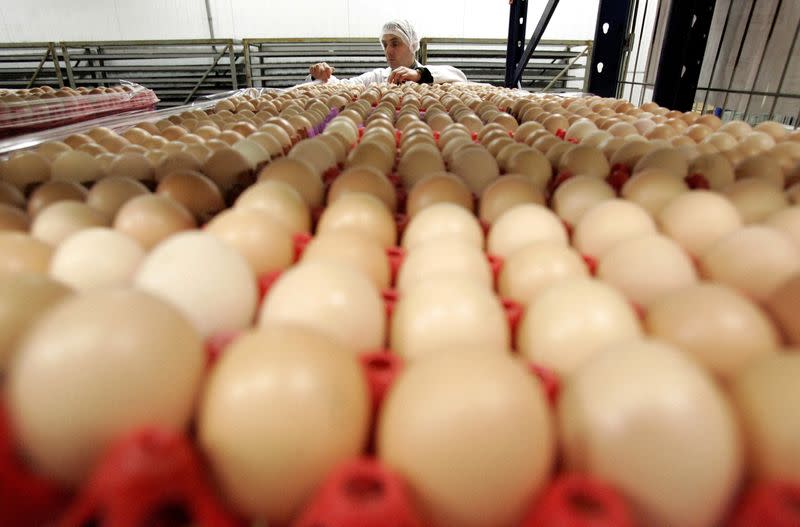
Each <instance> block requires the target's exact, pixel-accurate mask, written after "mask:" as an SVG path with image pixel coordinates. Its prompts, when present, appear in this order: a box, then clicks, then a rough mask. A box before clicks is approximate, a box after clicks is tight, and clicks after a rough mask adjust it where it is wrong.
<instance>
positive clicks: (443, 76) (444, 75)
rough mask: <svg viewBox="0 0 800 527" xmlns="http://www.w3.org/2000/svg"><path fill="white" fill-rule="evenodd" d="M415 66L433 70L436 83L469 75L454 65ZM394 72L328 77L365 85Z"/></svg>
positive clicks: (384, 78)
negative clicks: (344, 77) (343, 77)
mask: <svg viewBox="0 0 800 527" xmlns="http://www.w3.org/2000/svg"><path fill="white" fill-rule="evenodd" d="M414 67H415V68H419V67H425V68H427V69H428V71H430V72H431V77H433V82H434V84H439V83H442V82H467V76H466V75H464V72H462V71H461V70H459V69H457V68H454V67H453V66H444V65H443V66H422V65H421V64H419V63H416V64H414ZM391 72H392V69H391V68H389V67H386V68H375V69H374V70H370V71H367V72H365V73H362V74H361V75H359V76H358V77H352V78H350V79H339V78H338V77H336V76H335V75H331V78H330V79H328V82H345V83H352V84H363V85H364V86H369V85H370V84H372V83H378V84H379V83H382V82H386V81H387V80H388V78H389V74H390V73H391ZM310 80H312V79H311V75H309V76H308V77H306V81H310Z"/></svg>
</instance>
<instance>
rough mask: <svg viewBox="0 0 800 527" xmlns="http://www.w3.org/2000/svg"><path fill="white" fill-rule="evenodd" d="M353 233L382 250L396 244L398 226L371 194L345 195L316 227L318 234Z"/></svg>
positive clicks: (384, 207) (324, 214)
mask: <svg viewBox="0 0 800 527" xmlns="http://www.w3.org/2000/svg"><path fill="white" fill-rule="evenodd" d="M342 229H344V230H353V231H355V232H357V233H359V234H361V235H363V236H365V237H368V238H371V239H373V240H375V241H376V242H378V243H379V244H380V245H381V246H383V247H391V246H393V245H395V243H396V241H397V226H396V224H395V221H394V217H393V216H392V214H391V212H389V209H388V208H386V206H385V205H384V204H383V202H382V201H381V200H379V199H378V198H376V197H375V196H372V195H371V194H364V193H361V192H352V193H348V194H344V195H343V196H341V197H340V198H339V199H337V200H336V201H335V202H334V203H332V204H330V205H328V207H327V208H326V209H325V211H324V212H323V213H322V216H321V217H320V219H319V223H318V224H317V233H324V232H329V231H337V230H342Z"/></svg>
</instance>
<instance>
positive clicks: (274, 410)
mask: <svg viewBox="0 0 800 527" xmlns="http://www.w3.org/2000/svg"><path fill="white" fill-rule="evenodd" d="M242 397H244V398H245V399H246V400H247V401H249V403H248V404H247V405H242V404H240V403H241V401H242ZM253 408H260V410H259V418H258V419H253ZM292 408H303V409H304V410H303V412H300V413H297V412H294V411H291V410H290V409H292ZM368 426H369V395H368V390H367V386H366V382H365V380H364V375H363V373H362V370H361V366H360V365H359V363H358V361H357V360H356V358H355V357H354V356H353V354H352V352H350V350H348V348H347V347H346V346H343V345H341V344H339V343H337V342H335V341H333V340H332V339H330V338H327V337H326V336H325V335H324V334H319V333H317V332H315V331H313V330H311V329H308V328H301V327H296V326H295V327H292V326H282V325H275V326H272V327H269V328H265V329H259V330H254V331H249V332H248V333H246V334H244V335H243V336H241V337H239V338H238V339H236V340H235V341H234V342H233V343H232V344H231V346H230V347H229V348H228V349H226V351H225V354H224V355H223V357H222V359H221V360H220V362H219V364H217V366H216V367H215V368H214V369H213V370H212V372H211V375H210V377H209V380H208V384H207V389H206V390H205V393H204V396H203V399H202V401H201V403H200V410H199V425H198V428H199V434H198V435H199V442H200V445H201V446H202V448H203V450H204V452H205V454H206V456H207V458H208V459H209V461H210V464H211V467H212V469H213V471H214V473H215V475H216V479H217V481H218V482H219V484H220V486H221V488H222V491H223V493H224V495H225V496H226V498H227V499H228V501H229V502H230V503H232V504H233V506H234V507H235V509H236V510H237V511H238V512H239V513H240V514H242V515H243V516H247V517H249V518H252V519H257V520H258V521H263V522H269V524H270V525H289V524H290V523H291V521H292V518H293V517H295V516H296V515H297V514H298V513H299V511H300V510H301V507H302V506H303V505H304V504H305V503H306V502H307V501H308V500H309V499H310V497H311V496H312V495H313V493H314V492H315V491H316V489H317V488H318V486H319V485H320V483H321V482H322V481H323V479H324V478H325V476H327V475H328V473H329V472H330V471H331V470H332V469H333V468H335V467H336V466H338V465H339V464H340V463H342V462H344V461H346V460H349V459H351V458H354V457H356V456H358V455H359V453H360V452H361V449H362V448H363V446H364V443H365V441H366V436H367V431H368ZM322 437H324V438H325V440H324V441H320V438H322ZM298 449H300V450H302V451H303V452H305V455H303V456H296V455H294V453H295V452H297V451H298ZM243 459H244V460H247V461H246V462H244V463H242V462H240V460H243Z"/></svg>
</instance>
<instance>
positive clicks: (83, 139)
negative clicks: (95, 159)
mask: <svg viewBox="0 0 800 527" xmlns="http://www.w3.org/2000/svg"><path fill="white" fill-rule="evenodd" d="M63 141H64V144H66V145H68V146H69V147H71V148H78V147H79V146H81V145H85V144H89V143H94V139H92V138H91V137H89V136H88V135H86V134H80V133H78V134H72V135H70V136H67V137H65V138H64V140H63Z"/></svg>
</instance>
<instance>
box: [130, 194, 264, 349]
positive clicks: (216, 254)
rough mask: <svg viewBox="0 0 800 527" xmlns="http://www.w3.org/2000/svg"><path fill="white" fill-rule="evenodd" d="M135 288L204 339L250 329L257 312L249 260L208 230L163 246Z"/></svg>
mask: <svg viewBox="0 0 800 527" xmlns="http://www.w3.org/2000/svg"><path fill="white" fill-rule="evenodd" d="M155 197H158V196H155ZM137 199H142V198H137ZM164 199H167V198H164ZM123 210H124V209H123ZM120 213H121V212H120ZM198 262H202V265H198ZM134 284H135V285H136V287H137V288H139V289H142V290H144V291H147V292H149V293H151V294H153V295H155V296H157V297H159V298H161V299H163V300H166V301H168V302H170V303H171V304H172V305H174V306H176V307H177V308H178V310H179V311H180V312H181V313H183V314H184V316H185V317H186V318H187V319H188V320H189V321H190V322H191V323H192V324H193V325H194V327H195V328H196V329H197V331H199V332H200V334H201V335H202V336H203V337H209V336H211V335H215V334H217V333H219V332H229V331H238V330H241V329H244V328H246V327H249V326H250V325H251V324H252V321H253V316H254V315H255V311H256V303H257V288H256V278H255V275H254V274H253V272H252V270H251V268H250V266H249V265H248V262H247V260H246V259H245V257H244V256H242V255H241V254H239V253H238V252H237V251H236V250H235V249H233V248H232V247H230V246H229V245H227V244H226V243H225V242H223V241H221V240H219V239H218V238H217V237H216V236H214V235H212V234H210V233H206V232H198V231H191V232H181V233H178V234H174V235H172V236H170V237H169V238H168V239H166V240H164V241H163V242H161V243H159V244H158V245H157V246H156V247H154V248H153V250H151V251H150V253H149V254H148V255H147V256H146V257H145V259H144V261H143V262H142V264H141V265H140V266H139V269H138V271H137V273H136V277H135V278H134Z"/></svg>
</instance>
